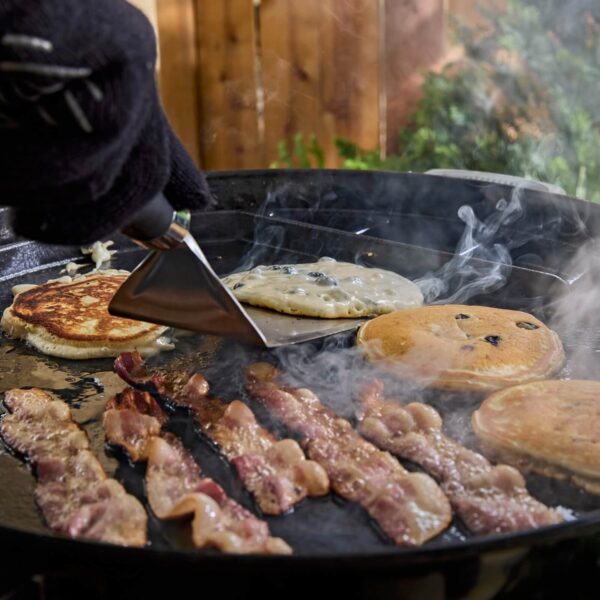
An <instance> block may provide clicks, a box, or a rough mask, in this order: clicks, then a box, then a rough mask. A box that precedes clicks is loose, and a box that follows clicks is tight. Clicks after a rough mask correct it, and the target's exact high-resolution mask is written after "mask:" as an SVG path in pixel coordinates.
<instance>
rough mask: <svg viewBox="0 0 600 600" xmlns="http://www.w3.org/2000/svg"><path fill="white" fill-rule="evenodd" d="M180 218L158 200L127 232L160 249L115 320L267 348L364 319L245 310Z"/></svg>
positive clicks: (123, 296) (125, 295)
mask: <svg viewBox="0 0 600 600" xmlns="http://www.w3.org/2000/svg"><path fill="white" fill-rule="evenodd" d="M186 225H187V224H186V223H185V222H184V221H182V219H181V217H180V215H178V214H177V213H174V211H173V208H172V207H171V205H170V204H169V203H168V201H167V200H166V199H165V198H164V197H163V196H162V195H160V196H158V197H157V198H155V199H154V200H153V201H152V202H151V203H150V204H149V205H148V206H147V207H145V209H144V210H143V211H142V213H141V214H138V215H137V216H136V218H135V220H134V221H133V222H131V223H130V224H129V225H128V226H127V227H125V228H124V229H123V233H125V234H126V235H128V236H129V237H131V238H132V239H133V240H134V241H136V242H137V243H139V244H140V245H142V246H144V247H146V248H149V249H154V251H153V252H152V253H151V254H150V255H149V256H148V257H146V258H145V259H144V260H143V261H142V263H140V265H139V266H138V267H137V268H136V269H135V270H134V272H133V273H132V274H131V275H130V276H129V278H128V279H127V280H126V281H125V283H123V285H122V286H121V287H120V288H119V290H118V291H117V293H116V294H115V296H114V297H113V299H112V301H111V303H110V306H109V312H110V313H111V314H113V315H117V316H121V317H127V318H130V319H138V320H142V321H150V322H152V323H158V324H161V325H168V326H170V327H176V328H179V329H187V330H191V331H197V332H200V333H208V334H214V335H221V336H224V337H231V338H234V339H237V340H240V341H243V342H248V343H251V344H255V345H260V346H265V347H269V348H272V347H276V346H283V345H286V344H291V343H296V342H302V341H308V340H311V339H317V338H320V337H324V336H327V335H332V334H334V333H339V332H342V331H347V330H349V329H354V328H356V327H357V326H358V325H359V324H360V323H361V322H362V319H312V318H304V317H293V316H288V315H282V314H279V313H276V312H273V311H269V310H263V309H258V308H253V307H247V308H245V307H243V306H242V305H241V304H240V303H239V302H238V300H237V299H236V298H235V297H234V296H233V294H232V293H231V292H230V291H229V289H228V288H227V287H225V286H224V285H223V284H222V283H221V280H220V279H219V277H218V276H217V274H216V273H215V272H214V271H213V269H212V268H211V266H210V264H209V262H208V260H207V259H206V257H205V256H204V253H203V252H202V250H201V249H200V247H199V246H198V244H197V243H196V240H195V239H194V238H193V236H192V235H191V233H190V232H189V231H188V229H187V227H186Z"/></svg>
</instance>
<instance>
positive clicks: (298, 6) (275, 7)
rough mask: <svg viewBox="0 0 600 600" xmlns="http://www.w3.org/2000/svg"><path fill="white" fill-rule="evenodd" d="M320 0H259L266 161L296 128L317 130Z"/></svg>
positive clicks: (305, 130)
mask: <svg viewBox="0 0 600 600" xmlns="http://www.w3.org/2000/svg"><path fill="white" fill-rule="evenodd" d="M320 15H321V11H320V2H319V0H303V1H302V2H292V1H290V0H261V4H260V34H261V35H260V37H261V64H262V83H263V89H264V98H265V108H264V110H265V113H264V119H265V151H266V158H267V162H269V163H270V162H272V161H274V160H277V159H278V153H277V145H278V143H279V142H280V141H281V140H290V139H291V138H292V136H293V135H294V134H295V133H303V134H304V135H305V139H308V136H309V135H310V134H312V133H316V134H318V133H319V127H320V123H319V109H320V97H319V94H320V87H319V71H320V66H319V65H320V55H319V49H320V48H319V22H320Z"/></svg>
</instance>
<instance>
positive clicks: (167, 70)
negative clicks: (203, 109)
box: [156, 0, 200, 162]
mask: <svg viewBox="0 0 600 600" xmlns="http://www.w3.org/2000/svg"><path fill="white" fill-rule="evenodd" d="M156 8H157V21H158V31H159V35H158V39H159V49H160V66H159V88H160V95H161V100H162V104H163V107H164V109H165V112H166V114H167V116H168V118H169V121H170V122H171V125H172V126H173V129H174V130H175V133H176V134H177V135H178V136H179V139H180V140H181V141H182V143H183V145H184V146H185V147H186V149H187V151H188V152H189V153H190V155H191V156H192V158H193V159H194V160H195V161H196V162H199V158H200V147H199V133H200V131H199V120H198V105H199V97H198V86H197V70H196V27H195V25H196V24H195V20H194V4H193V0H159V1H158V2H157V6H156Z"/></svg>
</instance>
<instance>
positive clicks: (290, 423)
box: [247, 363, 452, 546]
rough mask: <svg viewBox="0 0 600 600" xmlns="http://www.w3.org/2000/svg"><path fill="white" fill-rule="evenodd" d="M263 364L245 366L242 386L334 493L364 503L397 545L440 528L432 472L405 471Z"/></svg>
mask: <svg viewBox="0 0 600 600" xmlns="http://www.w3.org/2000/svg"><path fill="white" fill-rule="evenodd" d="M278 375H279V373H278V371H277V369H275V367H273V366H272V365H269V364H267V363H257V364H255V365H252V366H251V367H250V368H249V369H248V371H247V390H248V392H249V393H250V394H251V396H252V397H253V398H255V399H256V400H257V401H259V402H260V403H261V404H262V405H263V406H265V407H266V408H267V409H268V410H269V411H270V413H271V414H273V415H274V416H275V417H276V418H277V419H278V420H279V421H281V422H282V423H284V424H285V425H286V426H287V427H288V428H289V429H291V430H293V431H295V432H296V433H298V434H299V435H301V436H302V438H303V442H304V444H305V445H306V446H307V448H308V455H309V456H310V458H312V459H313V460H315V461H317V462H318V463H319V464H320V465H321V466H322V467H323V468H324V469H325V471H326V472H327V474H328V475H329V478H330V480H331V485H332V487H333V489H334V490H335V492H337V493H338V494H339V495H340V496H342V497H343V498H345V499H347V500H350V501H352V502H357V503H359V504H360V505H361V506H363V507H364V508H365V509H366V510H367V512H368V513H369V514H370V515H371V517H372V518H373V519H374V520H375V521H376V522H377V523H378V524H379V526H380V527H381V529H382V530H383V531H384V532H385V533H386V534H387V535H388V536H389V537H390V538H392V539H393V540H394V542H395V543H396V544H398V545H407V546H414V545H418V544H422V543H423V542H425V541H427V540H428V539H430V538H432V537H434V536H435V535H437V534H439V533H440V532H441V531H443V530H444V529H445V528H446V527H447V526H448V524H449V522H450V520H451V518H452V513H451V510H450V505H449V502H448V499H447V498H446V496H445V495H444V494H443V492H442V491H441V490H440V488H439V487H438V486H437V484H436V483H435V482H434V481H433V479H432V478H431V477H429V476H428V475H425V474H423V473H409V472H408V471H407V470H406V469H404V467H403V466H402V465H401V464H400V463H399V462H398V461H397V460H396V459H395V458H394V457H393V456H392V455H391V454H389V453H388V452H382V451H381V450H378V449H377V448H376V447H375V446H374V445H373V444H371V443H369V442H367V441H366V440H364V439H363V438H362V437H361V436H360V435H359V434H358V433H356V432H355V431H354V430H353V428H352V426H351V425H350V423H349V422H348V421H346V420H345V419H342V418H340V417H338V416H337V415H336V414H335V413H334V412H333V411H331V410H329V409H328V408H326V407H325V406H323V404H321V402H320V401H319V399H318V398H317V396H315V394H313V393H312V392H311V391H310V390H307V389H303V388H301V389H294V388H287V387H283V386H282V385H280V384H279V383H278V382H277V379H278Z"/></svg>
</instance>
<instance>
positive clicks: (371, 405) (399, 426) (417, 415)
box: [359, 381, 563, 534]
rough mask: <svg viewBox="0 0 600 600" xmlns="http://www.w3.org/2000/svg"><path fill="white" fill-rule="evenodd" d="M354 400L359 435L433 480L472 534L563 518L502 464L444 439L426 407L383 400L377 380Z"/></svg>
mask: <svg viewBox="0 0 600 600" xmlns="http://www.w3.org/2000/svg"><path fill="white" fill-rule="evenodd" d="M360 400H361V408H362V410H361V412H360V414H359V419H360V428H359V429H360V432H361V433H362V434H363V435H364V436H365V437H366V438H368V439H369V440H371V441H372V442H373V443H374V444H375V445H376V446H378V447H379V448H382V449H384V450H388V451H390V452H392V453H393V454H395V455H397V456H400V457H402V458H405V459H408V460H410V461H412V462H414V463H415V464H418V465H420V466H421V467H423V469H424V470H425V471H427V472H428V473H429V474H430V475H432V476H433V477H435V478H436V479H437V480H438V481H439V482H440V483H441V486H442V490H443V491H444V492H445V493H446V495H447V496H448V499H449V500H450V503H451V505H452V508H453V509H454V510H455V511H456V513H457V514H458V516H459V517H460V518H461V519H462V521H463V522H464V523H465V525H466V526H467V527H468V528H469V530H471V531H472V532H473V533H478V534H490V533H502V532H510V531H520V530H523V529H530V528H535V527H540V526H542V525H550V524H553V523H559V522H561V521H562V520H563V519H562V517H561V516H560V515H559V514H558V513H557V512H556V511H554V510H552V509H551V508H548V507H547V506H545V505H544V504H542V503H541V502H539V501H537V500H535V499H534V498H533V497H532V496H530V495H529V492H528V491H527V489H526V487H525V480H524V479H523V476H522V475H521V473H519V471H517V470H516V469H514V468H513V467H510V466H508V465H497V466H493V465H491V464H490V463H489V462H488V461H487V459H485V458H484V457H483V456H482V455H481V454H478V453H476V452H473V451H472V450H469V449H468V448H465V447H464V446H462V445H461V444H459V443H458V442H455V441H454V440H452V439H450V438H448V437H446V436H445V435H444V434H443V433H442V419H441V417H440V415H439V414H438V413H437V412H436V411H435V410H434V409H433V408H431V407H430V406H427V405H426V404H422V403H418V402H414V403H411V404H407V405H405V406H403V405H400V404H398V403H396V402H392V401H386V400H384V398H383V384H382V383H381V382H380V381H374V382H372V383H370V384H369V385H367V386H365V387H364V388H363V390H362V391H361V395H360Z"/></svg>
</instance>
